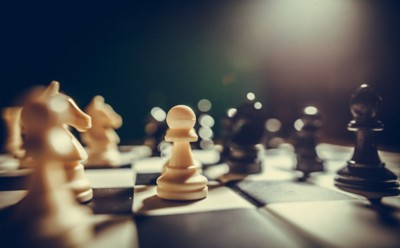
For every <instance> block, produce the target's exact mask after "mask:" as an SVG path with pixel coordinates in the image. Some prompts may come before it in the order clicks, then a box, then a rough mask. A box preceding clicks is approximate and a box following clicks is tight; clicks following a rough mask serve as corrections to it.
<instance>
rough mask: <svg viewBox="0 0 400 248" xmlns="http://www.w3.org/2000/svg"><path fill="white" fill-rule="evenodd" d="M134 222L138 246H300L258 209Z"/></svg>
mask: <svg viewBox="0 0 400 248" xmlns="http://www.w3.org/2000/svg"><path fill="white" fill-rule="evenodd" d="M136 223H137V227H138V236H139V243H140V246H141V247H190V248H197V247H199V248H204V247H224V248H225V247H230V248H234V247H302V244H301V243H298V242H296V239H293V236H291V234H290V233H288V232H286V230H283V229H281V228H280V227H279V226H277V225H276V224H275V223H274V221H273V220H271V219H269V218H267V217H266V216H264V215H263V214H262V213H260V211H259V210H257V209H249V208H245V209H243V208H241V209H229V210H217V211H210V212H196V213H190V214H177V215H176V214H174V215H163V216H136ZM151 234H154V235H151ZM155 237H157V238H155Z"/></svg>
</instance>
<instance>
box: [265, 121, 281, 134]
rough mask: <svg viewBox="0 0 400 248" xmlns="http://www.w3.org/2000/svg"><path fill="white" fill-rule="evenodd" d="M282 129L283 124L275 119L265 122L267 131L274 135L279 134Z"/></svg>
mask: <svg viewBox="0 0 400 248" xmlns="http://www.w3.org/2000/svg"><path fill="white" fill-rule="evenodd" d="M281 127H282V124H281V122H280V121H279V120H278V119H275V118H271V119H268V120H267V121H266V122H265V129H267V131H269V132H272V133H275V132H278V131H279V130H280V129H281Z"/></svg>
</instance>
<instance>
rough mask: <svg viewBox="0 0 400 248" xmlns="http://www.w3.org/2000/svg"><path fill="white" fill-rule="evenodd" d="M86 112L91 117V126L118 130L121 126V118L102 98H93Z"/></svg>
mask: <svg viewBox="0 0 400 248" xmlns="http://www.w3.org/2000/svg"><path fill="white" fill-rule="evenodd" d="M86 112H87V113H88V114H89V115H90V116H91V117H92V121H93V125H96V126H102V127H110V128H119V127H121V125H122V117H121V116H120V115H119V114H117V113H116V112H115V111H114V109H113V108H112V107H111V106H110V105H109V104H107V103H106V102H105V100H104V97H102V96H95V97H94V98H93V100H92V101H91V102H90V104H89V106H88V107H87V109H86Z"/></svg>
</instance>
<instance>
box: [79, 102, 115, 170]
mask: <svg viewBox="0 0 400 248" xmlns="http://www.w3.org/2000/svg"><path fill="white" fill-rule="evenodd" d="M85 112H86V113H87V114H88V115H90V116H91V118H92V128H91V129H89V130H88V131H87V132H85V133H83V134H82V141H83V142H84V143H86V144H87V145H88V148H89V149H88V154H89V158H88V160H87V162H86V165H85V166H87V167H90V166H119V165H121V153H120V152H119V150H118V144H119V142H120V139H119V137H118V134H117V133H116V132H115V131H114V129H116V128H119V127H121V125H122V118H121V116H120V115H118V114H117V113H116V112H115V111H114V110H113V108H112V107H111V106H110V105H109V104H107V103H105V101H104V98H103V97H102V96H95V97H94V98H93V100H92V101H91V102H90V104H89V105H88V107H87V108H86V109H85Z"/></svg>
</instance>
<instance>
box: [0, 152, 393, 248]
mask: <svg viewBox="0 0 400 248" xmlns="http://www.w3.org/2000/svg"><path fill="white" fill-rule="evenodd" d="M140 149H141V147H132V149H127V151H128V152H133V153H135V152H136V151H138V150H140ZM317 152H318V155H319V157H320V158H321V159H322V160H323V161H324V171H322V172H315V173H312V174H311V175H310V177H309V178H308V179H307V180H305V181H304V180H298V179H299V176H300V175H299V172H298V171H296V170H294V168H295V163H296V155H295V153H294V151H293V149H292V147H290V145H283V146H281V147H280V148H277V149H267V150H263V151H262V154H261V158H262V171H261V172H260V173H258V174H252V175H247V176H244V175H239V174H232V173H229V168H228V165H227V164H226V163H224V162H221V161H220V160H219V153H218V152H217V151H215V150H213V149H210V150H193V155H194V158H195V160H196V161H198V162H199V164H202V173H203V175H205V176H206V177H207V178H208V187H209V192H208V196H207V197H206V198H204V199H201V200H195V201H171V200H163V199H160V198H159V197H157V195H156V183H155V181H156V179H157V178H158V176H159V175H160V173H161V170H162V168H163V166H164V164H165V162H166V158H165V157H146V156H136V157H135V156H133V157H135V159H133V160H132V162H131V165H130V166H122V167H112V168H90V169H89V168H87V169H86V170H85V173H86V175H87V177H88V179H89V180H90V182H91V183H92V187H93V192H94V197H93V199H92V200H91V201H90V202H88V203H85V204H83V205H84V206H87V207H88V208H90V209H91V210H92V211H93V213H94V217H93V218H94V219H95V220H94V221H95V222H96V223H100V224H99V225H98V226H99V227H96V236H95V237H96V238H95V240H93V247H111V246H113V247H135V246H139V247H144V248H146V247H400V236H399V233H400V197H399V196H396V197H385V198H383V199H382V204H381V205H379V206H374V205H373V204H371V203H370V202H368V201H367V200H366V199H365V198H363V197H361V196H359V195H354V194H351V193H347V192H344V191H341V190H339V189H338V188H336V187H335V186H334V178H335V176H336V172H337V171H338V170H339V169H340V168H342V167H344V166H345V165H346V161H347V160H349V159H350V158H351V155H352V153H353V148H351V147H345V146H339V145H332V144H319V145H318V146H317ZM135 154H138V153H137V152H136V153H135ZM379 154H380V156H381V159H382V161H384V162H385V164H386V167H387V168H389V169H390V170H392V171H393V172H394V173H395V174H396V175H397V176H400V166H399V165H400V154H398V153H392V152H382V151H380V153H379ZM4 160H5V158H3V161H4ZM28 177H29V172H27V171H22V172H21V171H20V172H19V173H18V172H17V171H16V172H15V173H14V174H12V173H11V174H10V173H8V174H1V175H0V190H1V191H0V208H1V211H0V213H3V214H0V218H4V212H5V211H6V210H7V209H8V208H9V207H10V206H13V205H14V204H16V203H18V201H19V200H21V199H22V198H23V197H24V195H25V194H26V185H25V184H24V183H23V182H24V181H25V179H27V178H28ZM24 178H25V179H24ZM2 222H3V221H2ZM101 223H103V224H101ZM104 223H106V224H104ZM3 228H7V227H3ZM3 230H4V229H3ZM16 235H19V236H20V237H23V234H16ZM1 240H3V238H2V239H1ZM1 240H0V246H1V247H3V245H2V241H1Z"/></svg>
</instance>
